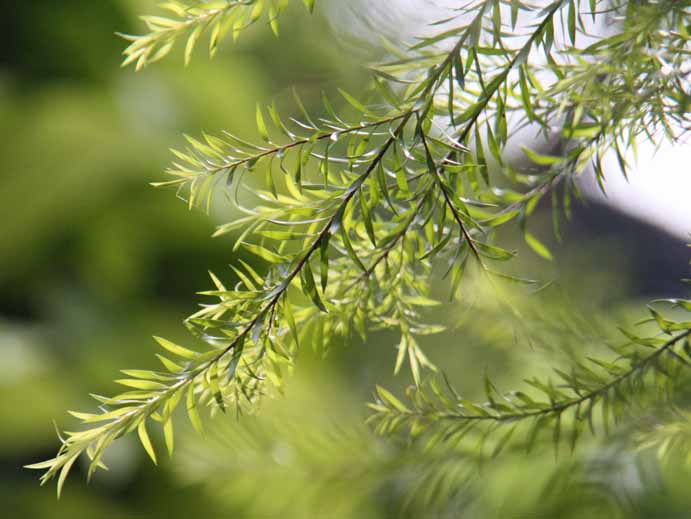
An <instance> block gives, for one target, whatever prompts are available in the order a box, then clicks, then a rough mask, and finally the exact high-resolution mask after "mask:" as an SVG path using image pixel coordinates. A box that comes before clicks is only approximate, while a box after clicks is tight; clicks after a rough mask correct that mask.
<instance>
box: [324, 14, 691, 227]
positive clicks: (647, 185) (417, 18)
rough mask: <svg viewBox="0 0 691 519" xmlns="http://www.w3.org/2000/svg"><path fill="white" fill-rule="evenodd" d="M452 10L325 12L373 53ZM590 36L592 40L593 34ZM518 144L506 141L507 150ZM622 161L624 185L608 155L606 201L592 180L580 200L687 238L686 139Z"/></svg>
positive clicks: (644, 146) (642, 145)
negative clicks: (384, 40)
mask: <svg viewBox="0 0 691 519" xmlns="http://www.w3.org/2000/svg"><path fill="white" fill-rule="evenodd" d="M468 3H469V2H460V5H467V4H468ZM541 3H542V4H546V3H549V2H547V1H543V0H540V1H535V2H533V5H539V4H541ZM458 5H459V1H458V0H376V1H372V0H347V1H344V0H327V3H326V8H327V9H326V11H327V15H328V16H329V18H330V19H331V22H332V25H333V26H334V29H335V30H336V32H337V33H338V34H340V35H342V36H345V37H346V38H348V39H350V40H351V41H352V40H355V41H359V42H360V43H362V44H365V45H369V46H372V47H375V48H376V47H377V46H378V42H379V41H380V36H384V37H385V38H387V39H388V40H390V41H393V42H397V43H405V42H408V43H410V42H412V41H414V39H415V37H419V36H423V35H430V34H435V33H436V32H439V31H440V30H441V29H440V28H439V27H434V26H430V24H431V23H433V22H435V21H438V20H442V19H444V18H447V17H449V16H450V15H452V14H453V13H454V11H453V9H452V8H453V7H457V6H458ZM527 21H528V22H530V20H527ZM454 23H462V20H456V21H455V22H454ZM589 29H590V28H589ZM593 32H594V33H595V34H593V36H596V33H597V32H598V31H597V30H594V31H593ZM526 143H527V141H526ZM520 145H521V143H519V142H512V147H516V146H517V147H518V148H520ZM627 160H628V161H629V163H630V164H631V170H630V171H629V179H628V182H627V180H626V179H625V178H624V177H623V175H621V174H620V173H619V167H618V165H617V161H616V159H615V157H614V156H613V155H611V156H609V157H608V158H607V161H606V164H605V168H606V170H607V172H608V175H607V182H606V191H607V196H606V197H605V196H604V195H603V194H602V192H601V191H600V189H599V188H598V187H597V185H596V184H595V181H594V180H593V179H592V178H584V182H583V191H584V193H585V194H586V196H588V197H589V198H591V199H594V200H598V201H600V202H604V203H606V204H608V205H611V206H612V207H615V208H617V209H618V210H620V211H622V212H624V213H626V214H629V215H631V216H634V217H636V218H639V219H641V220H643V221H646V222H650V223H652V224H654V225H657V226H658V227H660V228H663V229H664V230H666V231H668V232H670V233H672V234H675V235H677V236H679V237H680V238H682V239H687V240H689V239H691V237H690V234H691V171H690V169H691V140H689V142H686V143H684V144H676V145H673V144H671V143H668V142H664V143H662V145H661V146H660V147H659V149H657V150H656V149H655V147H654V146H653V144H652V143H649V142H639V143H638V160H637V161H634V159H633V156H632V154H631V153H629V154H628V156H627ZM591 177H592V175H591Z"/></svg>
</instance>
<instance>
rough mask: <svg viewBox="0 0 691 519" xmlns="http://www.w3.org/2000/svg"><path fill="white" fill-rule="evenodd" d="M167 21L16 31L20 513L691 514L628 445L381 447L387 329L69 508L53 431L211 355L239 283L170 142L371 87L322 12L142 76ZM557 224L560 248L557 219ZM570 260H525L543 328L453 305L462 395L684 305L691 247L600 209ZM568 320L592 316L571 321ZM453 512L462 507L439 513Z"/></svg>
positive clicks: (11, 344)
mask: <svg viewBox="0 0 691 519" xmlns="http://www.w3.org/2000/svg"><path fill="white" fill-rule="evenodd" d="M145 12H153V2H150V1H142V0H137V1H135V0H101V1H99V2H86V1H83V0H63V1H60V2H56V1H54V0H32V1H31V2H15V3H13V5H12V6H11V7H10V8H9V9H6V10H5V14H4V16H3V17H2V18H1V19H0V137H1V138H0V157H2V168H1V169H0V176H1V178H2V195H3V196H2V217H0V237H1V238H2V241H1V243H2V245H1V246H0V250H1V251H2V252H0V356H1V357H0V359H1V360H0V416H1V417H2V426H0V471H1V472H0V477H1V478H2V485H0V503H2V505H3V509H5V510H9V511H12V516H13V517H26V518H33V517H36V518H53V517H55V518H59V517H133V516H136V517H152V518H153V517H173V516H175V517H177V516H184V515H187V514H192V513H195V514H203V516H205V517H329V518H331V517H358V518H369V517H371V518H380V517H397V516H402V517H428V516H429V517H434V516H436V514H442V515H445V516H449V517H456V516H457V515H458V514H460V512H461V510H465V511H466V512H467V514H468V516H470V517H518V516H530V517H616V516H617V515H619V516H621V517H688V516H689V512H688V510H689V509H690V508H689V505H691V498H689V496H688V490H687V488H686V487H687V485H686V484H685V483H684V482H688V481H689V479H688V478H689V476H691V474H689V471H688V469H687V468H684V467H683V466H669V465H664V466H663V465H660V464H658V463H657V462H656V461H655V460H654V456H652V455H651V454H650V453H649V452H642V453H640V454H637V455H634V454H631V453H630V451H627V452H624V451H622V450H621V449H620V446H619V444H618V443H617V440H616V437H615V438H613V439H611V440H609V441H608V442H602V443H601V444H595V445H590V446H588V447H585V448H583V449H581V450H580V451H578V452H577V454H576V455H574V456H571V457H569V456H563V455H562V456H561V457H560V458H559V459H558V461H555V459H554V453H553V450H552V449H551V448H550V447H549V446H547V447H546V448H544V449H538V450H537V451H535V452H534V453H531V454H530V456H526V455H525V454H524V453H522V452H516V453H513V452H507V453H505V454H503V455H502V457H501V458H499V459H497V460H494V461H486V462H484V463H481V464H478V460H476V459H474V455H473V454H472V453H469V452H463V451H460V450H452V451H450V452H443V453H434V452H432V453H421V452H419V451H417V450H416V446H412V447H410V448H406V446H405V445H401V444H398V443H397V441H396V440H382V439H377V438H375V437H374V436H373V435H372V433H371V432H370V431H369V430H368V429H367V427H366V426H364V425H363V419H364V417H365V416H366V409H365V406H364V403H365V402H366V401H367V400H368V399H369V398H370V396H371V393H372V390H373V388H374V384H375V382H380V383H385V384H388V385H389V386H390V387H391V386H393V387H398V388H399V389H400V388H402V387H403V386H405V385H406V384H407V380H406V379H405V375H401V376H400V377H398V378H397V379H395V380H392V379H393V377H392V375H391V365H392V360H393V357H394V344H395V342H396V341H395V338H394V337H392V336H387V335H386V334H374V335H372V336H371V337H370V340H369V341H368V343H367V345H366V346H364V347H362V348H350V349H346V350H339V351H333V352H331V353H330V354H329V357H328V359H326V360H322V359H317V358H316V355H313V354H311V353H310V352H309V351H306V352H305V355H304V359H303V360H302V362H301V365H300V367H299V376H298V377H296V378H295V379H294V380H293V381H292V382H291V383H289V384H288V389H287V393H288V394H287V398H285V399H280V400H276V401H272V402H269V403H267V404H266V406H265V408H264V409H263V411H262V414H261V415H260V416H258V417H243V418H242V419H241V420H240V421H237V420H236V419H235V417H234V416H231V415H228V416H225V417H223V416H222V417H220V418H217V419H215V420H214V422H213V423H212V425H211V426H210V427H209V430H208V431H207V436H206V437H205V438H204V439H200V438H199V437H197V436H196V435H195V434H194V433H192V432H190V431H188V430H187V429H184V427H185V426H183V433H182V434H181V435H180V438H179V439H178V441H177V443H178V444H179V446H180V447H179V452H178V455H177V456H176V457H175V458H174V459H173V460H168V459H166V460H164V461H163V462H162V463H161V465H162V466H161V467H159V468H154V467H152V466H151V464H150V462H149V461H148V459H146V455H145V454H144V452H143V450H142V449H141V447H140V446H139V445H138V443H137V442H136V440H134V439H132V438H127V439H125V440H123V441H120V442H119V443H117V444H116V446H115V447H114V448H113V450H112V451H111V452H110V453H109V455H108V458H107V462H108V464H109V465H110V471H109V472H104V473H99V475H98V477H96V479H95V481H93V482H92V484H91V485H90V486H88V487H87V486H86V484H85V483H84V481H83V478H80V477H74V478H72V479H71V480H70V481H69V483H68V485H67V488H66V491H65V493H64V495H63V497H62V499H61V500H60V501H59V502H56V500H55V494H54V491H53V489H51V488H40V487H39V486H38V484H37V474H36V473H34V472H30V471H26V470H22V469H21V468H20V467H21V466H22V465H23V464H26V463H30V462H34V461H37V460H41V459H46V458H48V457H50V456H51V455H52V454H53V452H54V451H55V449H56V441H57V440H56V438H55V432H54V430H53V427H52V425H51V422H52V421H53V420H56V421H57V422H58V423H59V424H60V426H69V425H70V423H71V422H70V421H69V418H67V416H66V415H65V414H64V413H63V410H65V409H68V408H69V409H88V408H89V407H91V401H90V400H89V399H88V397H87V395H88V393H89V392H93V393H106V394H107V393H109V392H112V391H113V389H114V384H113V383H112V382H111V380H112V379H113V378H114V376H115V374H116V370H117V369H119V368H129V367H138V368H144V367H150V366H153V363H154V358H153V352H154V347H153V342H152V341H151V340H149V339H148V337H150V336H151V335H153V334H157V335H163V336H166V337H170V338H171V339H173V340H179V341H180V342H183V343H185V342H189V338H188V336H187V333H186V331H185V330H184V328H183V326H182V325H181V321H182V319H183V318H184V317H185V316H187V315H188V314H190V313H192V311H193V310H194V304H195V303H196V302H198V301H199V296H196V295H195V292H197V291H199V290H203V289H208V288H210V281H209V278H208V276H207V270H213V271H214V272H216V273H217V274H220V275H223V276H226V277H227V276H229V272H230V271H229V269H228V268H227V265H228V264H229V262H230V261H231V260H232V254H231V251H230V247H229V242H228V241H224V239H216V240H212V239H210V237H209V236H210V234H211V232H212V230H213V226H214V223H215V222H216V221H217V218H215V217H214V214H213V213H212V214H211V215H210V216H207V215H204V214H201V213H200V212H196V211H195V212H191V213H190V212H188V211H187V209H186V207H185V205H184V204H183V203H181V202H180V201H179V200H176V198H175V196H174V194H173V193H172V192H166V191H161V190H154V189H151V188H149V187H148V186H147V183H148V182H151V181H155V180H159V179H161V177H162V174H161V172H162V171H163V169H164V168H165V167H166V165H167V162H168V160H169V154H168V152H167V149H168V148H169V147H171V146H177V145H179V144H180V143H182V142H183V138H182V134H183V133H185V132H188V133H190V134H198V133H199V132H200V131H201V130H202V129H203V130H205V131H210V132H213V131H218V130H221V129H228V130H231V131H233V132H234V133H237V134H239V135H254V133H255V132H256V130H255V129H254V128H255V123H254V107H255V103H256V102H257V101H259V102H264V103H266V102H270V101H271V100H276V101H277V102H278V104H279V105H281V104H283V105H284V106H286V107H289V110H290V109H291V107H292V105H291V101H290V96H291V94H290V87H292V86H295V87H296V88H297V89H298V90H299V91H300V93H301V95H302V96H303V98H304V99H306V100H307V102H308V103H311V104H313V106H315V107H316V106H318V104H319V102H320V95H321V91H322V90H325V91H327V92H333V91H335V89H336V87H346V88H347V89H351V90H355V91H357V88H358V85H360V86H361V85H363V84H364V81H365V75H364V71H363V68H362V67H361V63H359V62H358V55H357V54H356V55H352V53H351V52H344V51H343V48H342V47H339V46H338V43H337V42H336V41H335V40H334V38H333V36H332V35H331V34H330V33H329V31H328V26H327V24H326V23H322V21H320V20H316V21H315V20H312V19H309V18H308V17H306V16H294V17H292V16H285V18H284V20H283V24H282V27H281V39H279V40H277V39H275V38H274V37H272V36H271V35H270V32H269V30H268V28H267V27H259V26H258V27H256V28H254V29H253V30H251V31H248V32H247V33H246V34H245V35H244V37H243V39H241V41H240V42H239V43H238V44H237V45H235V46H229V45H225V46H224V47H223V50H224V51H223V52H222V53H221V55H220V56H218V57H217V58H216V60H215V61H214V62H213V63H210V62H209V60H208V58H206V57H205V56H203V55H202V54H203V53H202V52H200V53H199V56H197V57H196V59H194V60H193V61H192V64H191V65H190V66H189V67H187V68H186V69H185V68H183V67H182V58H181V56H179V53H178V59H169V60H166V61H164V62H163V63H162V64H160V65H157V66H155V67H150V68H147V69H146V70H145V71H143V72H141V73H138V74H135V73H134V72H133V70H132V69H131V68H130V69H121V68H120V67H119V64H120V61H121V56H120V53H121V50H122V49H123V47H124V44H123V41H121V40H120V39H119V38H118V37H117V36H115V35H114V32H115V31H121V32H129V33H136V32H138V31H140V30H141V26H140V24H139V23H138V21H137V19H136V15H137V14H142V13H145ZM217 216H218V215H216V217H217ZM534 225H535V226H536V229H537V232H539V233H540V234H541V235H543V236H548V235H549V231H548V229H549V216H548V215H546V216H545V218H544V225H542V224H541V223H540V220H539V219H537V220H536V222H535V223H534ZM540 227H542V229H540ZM651 243H653V244H655V245H654V246H652V247H651V245H650V244H651ZM553 245H554V247H555V251H556V256H557V261H556V262H555V263H553V264H549V265H546V264H545V262H544V261H542V260H539V259H537V258H536V257H534V256H531V255H530V253H527V252H525V251H523V254H522V256H523V260H522V261H521V263H520V264H519V269H522V271H523V273H526V272H527V273H531V272H532V273H533V274H535V275H538V276H540V278H541V279H544V280H549V279H554V278H556V279H558V280H559V283H558V284H555V285H554V286H552V287H550V288H548V289H547V290H545V291H544V292H542V293H541V294H539V295H534V296H528V297H525V296H526V295H525V294H523V296H520V297H519V296H517V298H518V299H517V301H520V304H521V305H525V308H526V310H525V311H526V313H525V315H527V316H528V318H527V319H526V322H524V323H516V322H513V321H511V320H510V319H507V318H506V317H505V316H502V315H501V312H500V311H499V310H498V309H497V308H496V307H495V306H494V304H493V303H492V300H491V297H488V296H487V295H486V294H484V293H483V291H482V290H481V289H480V287H478V286H475V285H473V284H472V283H469V284H467V285H466V286H465V289H464V290H465V291H466V292H465V293H466V294H467V301H468V302H467V303H464V304H463V305H453V306H450V307H449V308H448V309H447V310H446V311H445V315H443V316H442V317H443V319H444V320H445V321H446V322H450V323H457V324H458V326H456V327H454V328H453V330H452V331H450V332H448V333H446V334H444V335H443V336H441V337H435V338H434V339H430V340H429V341H428V342H429V344H427V345H425V346H426V347H427V348H428V351H430V355H431V356H432V357H433V359H434V360H436V361H437V362H438V364H439V365H441V366H443V367H444V368H445V370H447V372H448V374H449V377H450V378H451V379H452V380H454V382H455V384H456V385H457V386H458V387H459V388H460V389H461V390H463V391H467V392H468V393H469V394H470V395H473V392H475V394H479V392H478V391H477V388H481V387H482V384H481V380H482V376H483V370H484V368H485V367H486V368H487V369H488V370H489V371H490V372H491V373H492V375H493V377H494V378H495V379H499V380H502V381H505V382H506V384H507V385H506V388H505V389H509V388H512V387H513V386H514V384H515V382H516V381H517V380H520V379H521V378H522V377H524V376H526V374H533V373H535V372H536V370H546V369H547V366H548V363H550V362H559V360H560V359H561V360H562V361H563V360H565V359H568V358H569V355H582V354H583V352H584V351H587V348H585V349H584V344H586V343H588V342H589V341H591V340H592V338H593V337H606V338H611V337H612V336H613V333H615V330H616V325H617V324H619V323H624V322H629V323H630V322H632V321H633V320H635V318H637V317H640V315H641V310H640V307H641V305H640V302H641V299H640V298H641V297H643V296H645V297H646V298H648V297H649V296H653V297H654V296H673V295H678V293H675V291H677V292H678V291H679V290H680V289H679V288H678V287H679V285H678V284H677V283H676V280H677V279H678V278H680V277H684V273H685V272H684V271H685V266H686V264H687V258H686V254H687V250H686V248H685V246H684V244H683V243H680V242H677V241H675V240H674V239H672V238H668V237H666V236H665V235H664V233H662V232H661V231H659V230H653V229H651V228H648V227H646V226H645V225H643V224H640V223H635V222H632V221H629V220H626V219H625V218H623V217H621V216H618V215H615V214H613V213H611V212H610V211H609V210H607V209H605V208H602V207H598V206H592V207H590V208H588V209H579V210H578V211H577V212H576V214H575V217H574V222H573V223H572V224H571V225H570V226H568V227H567V229H566V232H565V240H564V245H561V246H556V245H555V244H553ZM516 247H520V245H519V240H518V239H517V240H516ZM439 289H440V290H443V283H441V282H440V283H439ZM565 314H567V315H569V316H570V319H566V320H564V321H565V322H566V321H568V322H570V323H572V321H573V319H572V318H573V316H574V315H582V317H580V318H579V319H578V320H577V321H578V322H579V324H578V325H576V326H575V328H574V325H573V324H569V325H568V326H567V325H564V326H562V324H561V323H562V319H561V318H562V317H563V316H564V315H565ZM435 317H436V316H435ZM569 327H571V328H569ZM576 328H577V329H576ZM535 337H538V338H541V340H538V341H537V342H536V341H534V340H533V338H535ZM469 366H470V367H471V368H469ZM182 422H183V420H181V423H182ZM68 428H69V427H68ZM77 476H78V475H77ZM469 476H471V477H470V478H469ZM440 497H441V498H440ZM435 498H438V499H437V500H439V501H440V502H444V503H445V504H446V507H443V508H441V509H437V508H435V507H434V506H432V505H429V504H426V503H428V502H429V501H430V500H431V501H435Z"/></svg>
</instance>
